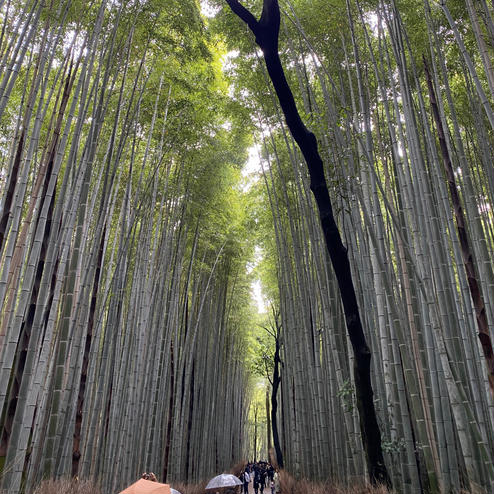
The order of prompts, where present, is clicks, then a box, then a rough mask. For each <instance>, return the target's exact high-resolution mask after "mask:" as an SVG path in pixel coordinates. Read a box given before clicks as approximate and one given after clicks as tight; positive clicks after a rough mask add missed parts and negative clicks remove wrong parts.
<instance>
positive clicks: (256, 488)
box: [254, 465, 260, 494]
mask: <svg viewBox="0 0 494 494" xmlns="http://www.w3.org/2000/svg"><path fill="white" fill-rule="evenodd" d="M259 480H260V472H259V467H258V466H257V465H256V466H255V467H254V492H255V494H258V493H259Z"/></svg>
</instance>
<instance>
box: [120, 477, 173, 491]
mask: <svg viewBox="0 0 494 494" xmlns="http://www.w3.org/2000/svg"><path fill="white" fill-rule="evenodd" d="M120 494H171V490H170V486H169V485H168V484H160V483H159V482H153V481H151V480H144V479H140V480H138V481H137V482H136V483H134V484H132V485H129V487H127V489H125V490H123V491H122V492H121V493H120Z"/></svg>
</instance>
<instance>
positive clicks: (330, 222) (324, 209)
mask: <svg viewBox="0 0 494 494" xmlns="http://www.w3.org/2000/svg"><path fill="white" fill-rule="evenodd" d="M226 2H227V3H228V5H229V6H230V8H231V9H232V11H233V12H234V13H235V14H236V15H237V16H238V17H239V18H240V19H242V20H243V21H244V22H245V23H246V24H247V25H248V26H249V28H250V30H251V31H252V32H253V34H254V35H255V38H256V43H257V44H258V45H259V46H260V48H261V49H262V51H263V55H264V61H265V63H266V68H267V70H268V74H269V77H270V79H271V81H272V83H273V86H274V89H275V91H276V94H277V96H278V99H279V102H280V105H281V108H282V110H283V114H284V116H285V119H286V123H287V126H288V128H289V129H290V132H291V134H292V136H293V138H294V139H295V141H296V142H297V144H298V146H299V147H300V150H301V151H302V154H303V155H304V158H305V161H306V163H307V167H308V170H309V175H310V188H311V190H312V192H313V194H314V198H315V200H316V203H317V207H318V210H319V217H320V220H321V224H322V229H323V233H324V239H325V241H326V246H327V249H328V253H329V256H330V258H331V263H332V265H333V269H334V271H335V275H336V279H337V281H338V287H339V289H340V294H341V300H342V303H343V308H344V312H345V320H346V325H347V330H348V335H349V337H350V341H351V344H352V348H353V352H354V356H355V361H354V379H355V387H356V395H357V407H358V411H359V417H360V428H361V433H362V442H363V446H364V450H365V456H366V461H367V468H368V471H369V476H370V480H371V482H372V483H374V484H376V483H383V484H386V485H388V486H390V485H391V479H390V477H389V475H388V472H387V470H386V466H385V464H384V458H383V452H382V447H381V432H380V430H379V425H378V422H377V416H376V411H375V407H374V400H373V390H372V384H371V378H370V360H371V352H370V349H369V347H368V345H367V342H366V340H365V335H364V331H363V327H362V322H361V319H360V313H359V308H358V304H357V297H356V294H355V288H354V286H353V280H352V274H351V269H350V263H349V260H348V255H347V250H346V248H345V246H344V245H343V242H342V239H341V235H340V232H339V230H338V227H337V225H336V221H335V218H334V215H333V209H332V205H331V199H330V197H329V191H328V187H327V184H326V179H325V176H324V166H323V161H322V158H321V156H320V154H319V151H318V148H317V140H316V137H315V135H314V134H313V133H312V132H310V131H309V130H308V129H307V127H306V126H305V125H304V123H303V122H302V119H301V118H300V115H299V113H298V110H297V106H296V103H295V99H294V97H293V94H292V91H291V89H290V86H289V85H288V82H287V80H286V77H285V73H284V71H283V66H282V64H281V60H280V56H279V53H278V35H279V29H280V10H279V5H278V1H277V0H264V4H263V10H262V15H261V18H260V20H259V21H257V20H256V18H255V17H254V16H253V15H252V13H251V12H250V11H248V10H247V9H246V8H245V7H244V6H243V5H242V4H240V3H239V2H238V1H237V0H226Z"/></svg>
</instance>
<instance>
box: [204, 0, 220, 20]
mask: <svg viewBox="0 0 494 494" xmlns="http://www.w3.org/2000/svg"><path fill="white" fill-rule="evenodd" d="M200 3H201V14H202V15H203V16H204V17H210V18H211V17H214V16H215V15H216V14H217V13H218V12H219V11H220V7H213V6H212V5H211V4H210V3H209V2H208V1H207V0H201V2H200Z"/></svg>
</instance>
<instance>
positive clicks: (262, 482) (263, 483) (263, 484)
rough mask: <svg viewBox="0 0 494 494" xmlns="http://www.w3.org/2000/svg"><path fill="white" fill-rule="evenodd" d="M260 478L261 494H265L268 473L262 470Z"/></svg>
mask: <svg viewBox="0 0 494 494" xmlns="http://www.w3.org/2000/svg"><path fill="white" fill-rule="evenodd" d="M259 473H260V476H259V477H260V478H259V490H260V492H261V494H264V488H265V487H266V471H265V470H264V469H261V471H260V472H259Z"/></svg>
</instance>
